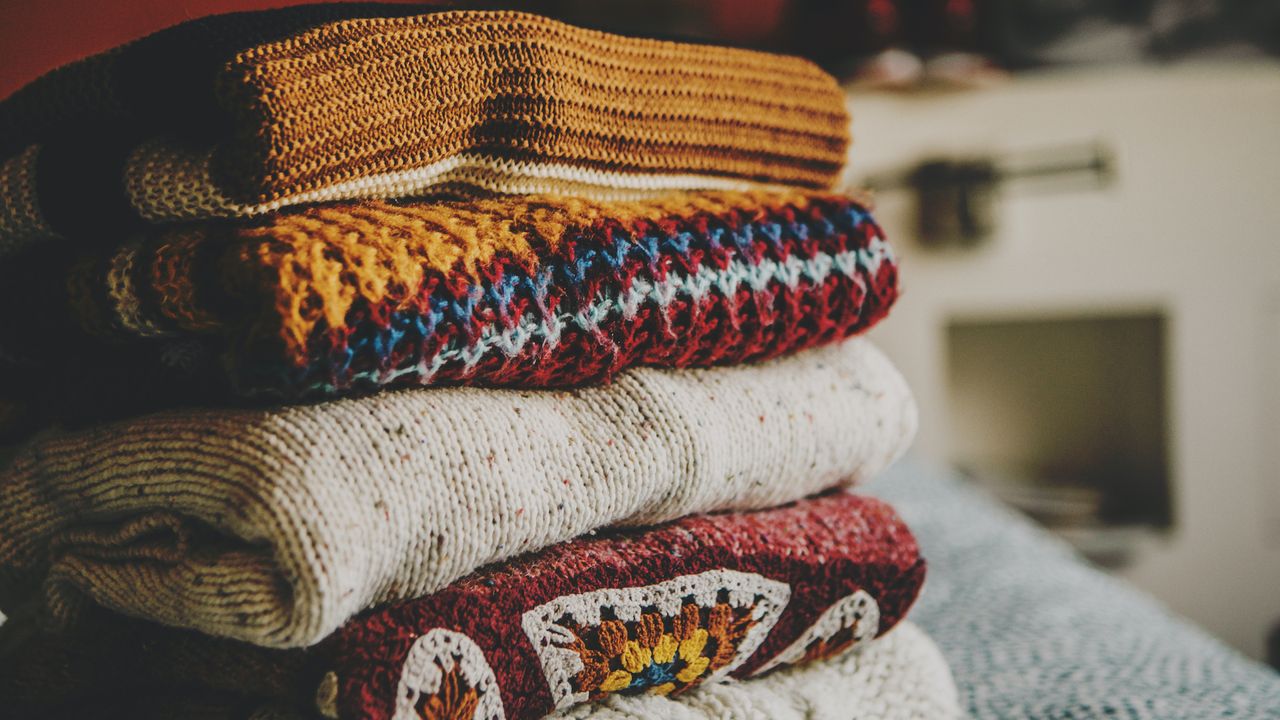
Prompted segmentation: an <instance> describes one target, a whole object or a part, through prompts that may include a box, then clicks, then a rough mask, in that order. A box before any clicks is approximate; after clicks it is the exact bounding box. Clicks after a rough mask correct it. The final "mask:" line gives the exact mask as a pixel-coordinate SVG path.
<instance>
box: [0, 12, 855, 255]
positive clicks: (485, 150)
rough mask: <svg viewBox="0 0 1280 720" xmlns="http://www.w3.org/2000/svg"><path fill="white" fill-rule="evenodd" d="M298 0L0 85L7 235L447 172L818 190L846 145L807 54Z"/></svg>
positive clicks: (496, 178) (251, 208) (505, 16)
mask: <svg viewBox="0 0 1280 720" xmlns="http://www.w3.org/2000/svg"><path fill="white" fill-rule="evenodd" d="M359 7H360V8H361V9H360V10H359V11H358V12H357V13H356V14H367V13H368V12H369V11H368V9H367V7H366V6H359ZM301 12H302V11H295V12H294V13H293V14H291V15H284V16H282V15H280V14H275V15H270V14H268V15H267V16H266V17H265V18H264V19H263V23H264V24H265V25H267V26H268V27H265V29H257V28H254V27H253V16H252V15H250V16H244V15H240V16H235V18H234V20H233V21H232V22H229V23H228V22H226V21H223V22H219V21H218V19H217V18H212V19H209V20H206V21H199V22H198V24H196V25H195V26H194V27H186V26H178V27H176V28H172V29H170V30H167V31H162V32H161V33H159V34H158V35H157V36H153V37H152V38H147V39H145V40H143V41H141V42H139V43H138V44H136V45H132V46H125V47H123V48H119V49H117V50H116V51H112V52H109V53H106V54H105V55H102V56H97V57H93V58H89V59H86V60H84V61H81V62H80V63H77V64H73V65H71V66H69V67H67V68H64V69H62V70H60V71H55V72H54V73H51V74H50V75H49V76H47V77H45V78H42V79H39V80H37V81H36V82H35V83H33V84H32V85H31V86H30V87H29V88H28V89H26V90H21V91H19V92H18V93H16V94H15V95H14V96H13V97H12V98H10V99H9V100H7V101H5V102H3V103H0V136H3V137H4V138H5V140H4V142H5V144H6V145H9V146H15V145H16V146H17V147H14V148H13V149H12V151H11V152H12V153H13V154H12V156H11V157H10V159H8V160H7V161H6V162H4V163H3V164H0V245H9V246H16V245H18V244H21V243H22V242H24V241H26V240H29V239H31V238H33V237H39V236H42V235H51V234H52V235H64V236H78V237H88V238H92V237H93V236H94V235H97V234H100V233H101V232H103V231H104V230H106V229H108V228H111V227H116V228H121V227H131V226H132V227H136V226H137V225H139V224H142V223H154V222H165V221H177V220H195V219H201V218H211V217H248V216H256V215H265V214H269V213H271V212H274V211H276V210H279V209H281V208H283V207H287V206H290V205H297V204H305V203H316V202H330V201H335V200H344V199H355V198H373V197H380V198H394V197H407V196H414V195H423V194H428V193H431V192H438V191H442V190H457V189H459V188H462V189H466V190H469V191H477V190H478V191H482V192H504V193H531V192H544V193H545V192H552V193H560V194H565V193H569V194H581V193H586V194H594V193H595V192H596V191H599V192H602V193H603V194H604V196H606V197H616V196H618V195H620V194H621V195H632V196H634V195H636V194H645V193H651V192H654V191H662V190H671V189H721V190H724V189H744V188H746V187H750V186H752V185H760V184H765V185H789V186H799V187H808V188H829V187H831V186H832V185H833V184H834V183H835V181H836V179H837V177H838V175H839V173H840V171H841V169H842V167H843V164H844V160H845V150H846V147H847V145H848V142H849V130H848V124H849V116H848V113H847V111H846V110H845V105H844V95H843V93H842V92H841V90H840V88H839V86H838V84H837V83H836V81H835V80H834V78H832V77H831V76H829V75H827V74H826V73H825V72H823V71H822V70H821V69H819V68H818V67H817V66H816V65H813V64H812V63H810V62H808V61H806V60H802V59H800V58H794V57H786V56H780V55H772V54H768V53H762V52H756V51H750V50H741V49H735V48H727V47H717V46H714V45H709V44H694V43H679V42H672V41H667V40H652V39H643V38H631V37H624V36H620V35H615V34H611V33H605V32H599V31H595V30H587V29H582V28H577V27H573V26H570V25H566V24H564V23H560V22H557V21H554V20H550V19H548V18H544V17H539V16H536V15H531V14H528V13H521V12H509V11H465V10H459V11H443V12H434V13H429V14H425V15H414V16H410V17H402V16H400V15H402V14H403V12H404V11H403V10H402V9H396V10H393V11H392V12H390V13H387V14H390V15H394V16H392V17H355V18H352V19H337V20H331V21H328V22H322V23H320V24H317V25H315V26H313V27H307V25H308V23H307V22H306V21H305V18H304V19H301V20H299V19H297V18H296V17H295V16H299V13H301ZM330 12H333V11H330ZM281 17H285V18H287V20H288V21H282V20H280V18H281ZM288 29H296V30H295V32H293V33H292V34H282V33H284V32H287V30H288ZM238 36H239V37H242V38H243V40H242V41H239V42H238V41H237V37H238ZM179 40H185V41H186V43H185V44H183V43H180V42H179ZM143 59H150V60H151V61H152V62H154V63H157V64H164V63H174V64H175V65H176V67H179V68H182V67H186V68H190V69H191V71H192V72H191V73H190V77H186V78H177V77H171V75H172V73H164V72H162V71H155V70H152V69H149V68H146V67H145V66H144V64H143ZM157 75H159V77H158V78H157V77H155V76H157ZM139 78H143V80H139ZM148 78H151V79H154V80H155V82H152V83H150V84H148V83H147V82H146V79H148ZM175 86H179V87H177V88H176V89H175ZM171 92H172V96H171V95H170V93H171ZM178 103H188V104H189V107H190V108H191V109H190V110H186V109H184V108H181V107H173V105H177V104H178ZM199 113H203V114H199ZM7 128H12V131H10V130H8V129H7ZM23 138H30V142H29V143H26V144H25V145H24V144H23V141H22V139H23Z"/></svg>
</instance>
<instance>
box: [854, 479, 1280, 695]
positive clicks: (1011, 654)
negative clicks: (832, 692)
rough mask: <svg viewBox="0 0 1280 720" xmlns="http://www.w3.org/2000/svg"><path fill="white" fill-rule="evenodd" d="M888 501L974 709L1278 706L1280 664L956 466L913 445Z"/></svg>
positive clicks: (882, 491)
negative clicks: (1264, 660) (1119, 571)
mask: <svg viewBox="0 0 1280 720" xmlns="http://www.w3.org/2000/svg"><path fill="white" fill-rule="evenodd" d="M865 491H866V492H867V493H869V494H873V495H877V496H879V497H882V498H884V499H886V500H888V501H890V502H892V503H894V504H895V505H896V507H897V508H898V510H899V512H900V513H901V514H902V516H903V517H904V518H905V519H906V521H907V523H908V524H910V526H911V528H912V529H913V530H914V531H915V533H916V536H917V538H918V539H919V541H920V545H921V548H922V551H923V553H924V556H925V557H926V559H927V560H928V561H929V575H928V579H927V580H926V582H925V589H924V593H923V595H922V597H921V599H920V601H919V604H918V605H917V607H916V608H915V609H914V610H913V611H912V613H911V616H910V617H911V619H912V620H914V621H915V622H916V623H918V624H919V625H921V626H922V627H924V629H925V630H926V631H927V632H929V633H930V634H931V635H932V637H933V638H934V640H935V641H936V642H937V644H938V646H939V647H940V648H941V649H942V653H943V655H945V656H946V658H947V660H948V662H949V663H950V665H951V671H952V673H953V675H954V676H955V681H956V686H957V687H958V688H959V691H960V702H961V706H962V707H964V708H967V709H968V711H969V713H970V715H971V717H974V718H984V719H985V718H1002V719H1004V718H1027V719H1033V720H1058V719H1063V720H1065V719H1067V718H1070V719H1072V720H1083V719H1085V718H1144V719H1146V718H1152V719H1159V720H1181V719H1184V718H1185V719H1186V720H1205V719H1206V718H1280V675H1277V674H1276V673H1274V672H1273V671H1271V670H1270V669H1269V668H1267V667H1265V666H1263V665H1261V664H1259V663H1255V662H1253V661H1251V660H1249V659H1247V658H1245V657H1244V656H1242V655H1240V654H1239V653H1237V652H1235V651H1234V650H1231V649H1230V648H1228V647H1226V646H1225V645H1223V644H1222V643H1221V642H1219V641H1217V640H1216V639H1214V638H1212V637H1210V636H1209V635H1207V634H1206V633H1205V632H1203V631H1202V630H1200V629H1198V628H1196V627H1194V626H1192V625H1191V624H1189V623H1188V622H1187V621H1185V620H1182V619H1180V618H1177V617H1175V616H1173V615H1171V614H1170V613H1169V612H1168V611H1167V610H1165V609H1164V608H1162V607H1161V606H1160V605H1159V604H1158V603H1157V602H1156V601H1155V600H1153V599H1152V598H1150V597H1148V596H1146V595H1144V594H1142V593H1141V592H1139V591H1138V590H1136V589H1134V588H1131V587H1130V586H1128V585H1126V584H1124V583H1123V582H1121V581H1119V580H1116V579H1114V578H1111V577H1109V576H1107V575H1105V574H1103V573H1102V572H1100V571H1098V570H1096V569H1094V568H1092V567H1089V566H1088V565H1086V564H1085V563H1084V562H1083V561H1082V560H1080V559H1079V558H1078V557H1077V556H1076V555H1075V554H1074V553H1073V551H1072V550H1071V549H1070V548H1069V547H1068V546H1067V545H1066V544H1065V543H1062V542H1060V541H1058V540H1057V539H1056V538H1053V537H1052V536H1050V535H1048V534H1047V533H1045V532H1044V531H1042V530H1040V529H1038V528H1037V527H1035V526H1034V525H1033V524H1032V523H1031V522H1029V521H1028V520H1025V519H1023V518H1022V517H1021V516H1020V515H1018V514H1017V513H1016V512H1015V511H1013V510H1010V509H1006V508H1005V507H1003V506H1001V505H999V504H998V503H997V502H996V501H995V500H993V499H991V498H989V497H988V496H987V495H986V494H984V493H983V492H982V491H981V490H979V489H977V488H975V487H973V486H972V485H971V484H969V483H966V482H965V481H964V480H962V479H961V478H959V477H958V476H956V475H954V474H952V473H949V472H948V471H945V470H942V469H939V468H937V467H935V466H932V465H929V464H926V463H923V462H921V461H919V460H915V459H911V458H908V459H906V460H904V461H902V462H899V463H898V465H896V466H895V467H894V468H892V469H891V470H890V471H888V472H887V473H885V474H884V475H882V476H881V477H879V478H877V479H876V480H875V481H874V482H872V483H870V484H869V485H868V486H867V487H866V490H865Z"/></svg>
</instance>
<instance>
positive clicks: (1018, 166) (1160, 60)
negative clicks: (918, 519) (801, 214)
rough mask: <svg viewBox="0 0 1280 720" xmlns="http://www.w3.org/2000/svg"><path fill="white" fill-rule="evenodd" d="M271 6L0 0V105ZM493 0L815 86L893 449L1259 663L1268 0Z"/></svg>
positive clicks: (1264, 510)
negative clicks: (894, 278) (850, 214)
mask: <svg viewBox="0 0 1280 720" xmlns="http://www.w3.org/2000/svg"><path fill="white" fill-rule="evenodd" d="M286 4H298V3H297V2H293V1H291V0H290V1H285V0H274V1H272V0H257V1H255V0H188V1H186V2H174V1H173V0H135V1H133V2H123V1H122V2H111V3H106V2H102V3H99V2H93V3H84V2H78V1H76V0H42V1H41V2H28V1H26V0H0V96H5V95H8V94H9V93H10V92H12V91H13V90H14V89H16V88H17V87H18V86H20V85H21V84H22V83H23V82H26V81H27V80H30V79H31V78H33V77H35V76H36V75H38V74H39V73H41V72H43V71H45V70H48V69H50V68H52V67H54V66H56V65H58V64H61V63H63V62H67V61H70V60H72V59H74V58H76V57H79V56H82V55H85V54H88V53H91V52H94V51H99V50H102V49H105V48H108V47H110V46H112V45H115V44H118V43H120V42H123V41H126V40H129V39H132V38H134V37H137V36H139V35H142V34H145V33H147V32H150V31H154V30H157V29H160V28H162V27H165V26H167V25H171V24H174V23H176V22H180V21H182V20H184V19H186V18H189V17H198V16H201V15H206V14H210V13H213V12H225V11H229V10H236V9H249V8H261V7H275V6H281V5H286ZM466 4H468V5H477V3H466ZM506 4H507V5H511V6H518V7H523V8H526V9H533V10H540V11H543V12H548V13H551V14H554V15H558V16H560V17H563V18H565V19H568V20H571V21H576V22H579V23H582V24H588V25H595V26H599V27H604V28H609V29H618V30H623V31H629V32H644V33H651V34H659V35H672V36H685V37H690V36H692V37H700V38H705V39H710V40H719V41H729V42H733V43H737V44H744V45H751V46H755V47H762V48H770V49H779V50H785V51H790V52H796V53H800V54H804V55H808V56H810V57H812V58H814V59H816V60H818V61H819V62H822V63H823V64H824V65H825V66H826V67H828V68H830V69H831V70H832V71H833V72H835V73H837V74H838V75H839V76H840V77H841V79H842V80H843V81H845V82H847V83H848V87H849V93H850V99H851V103H852V108H853V115H854V118H855V121H854V135H855V145H854V148H853V150H852V164H851V167H850V171H849V177H848V180H849V182H850V184H855V185H871V186H873V187H874V188H876V189H877V191H878V217H879V218H880V220H881V222H882V224H883V225H884V226H885V227H886V229H887V230H888V232H889V233H890V236H891V238H892V239H893V240H895V241H896V243H897V247H898V249H899V252H900V253H901V254H902V255H903V256H904V279H905V286H906V293H905V295H904V297H903V298H902V300H901V302H900V304H899V306H898V308H897V309H896V311H895V313H894V315H893V316H892V317H891V319H890V320H889V321H888V322H887V323H886V324H884V325H883V326H882V327H880V328H878V329H877V330H876V331H875V332H874V337H875V338H876V339H877V340H878V341H879V342H880V343H881V344H882V346H883V347H884V348H885V349H886V350H887V351H888V352H889V353H890V354H891V355H892V356H893V357H894V359H895V360H896V361H897V362H898V364H899V365H900V367H901V368H902V370H903V372H904V373H905V374H906V375H907V377H908V379H909V380H910V381H911V383H912V385H913V387H914V388H915V390H916V392H917V395H918V398H919V401H920V406H921V410H922V428H921V434H920V440H919V442H918V444H917V448H916V450H917V452H919V453H921V454H924V455H928V456H931V457H933V458H935V459H940V460H943V461H946V462H950V463H952V464H954V465H956V466H958V467H959V468H961V469H962V470H964V471H965V472H966V473H968V474H969V475H970V476H972V477H973V479H974V481H975V482H977V483H981V484H983V485H985V486H987V487H988V488H990V489H991V490H992V492H994V493H996V494H998V495H999V496H1000V497H1002V498H1004V499H1005V500H1006V501H1008V502H1009V503H1011V504H1013V505H1015V506H1017V507H1019V508H1021V509H1023V510H1024V511H1026V512H1027V513H1029V514H1031V515H1032V516H1033V517H1035V518H1037V519H1038V520H1040V521H1041V522H1043V523H1044V524H1045V525H1046V526H1048V527H1050V528H1051V529H1053V530H1054V531H1055V532H1058V533H1060V534H1061V535H1063V536H1065V537H1067V538H1068V539H1069V540H1071V541H1072V542H1073V543H1075V544H1076V545H1077V547H1079V548H1080V549H1081V550H1082V551H1083V552H1084V553H1085V554H1087V555H1088V556H1089V557H1091V558H1092V559H1094V560H1095V561H1096V562H1098V563H1100V564H1102V565H1104V566H1105V567H1107V568H1109V569H1111V570H1112V571H1113V572H1115V573H1116V574H1118V575H1120V576H1122V577H1124V578H1127V579H1129V580H1131V581H1132V582H1134V583H1135V584H1137V585H1138V586H1140V587H1142V588H1144V589H1146V590H1148V591H1150V592H1151V593H1153V594H1155V595H1156V596H1158V597H1159V598H1160V599H1162V600H1163V601H1164V602H1165V603H1167V604H1168V605H1170V606H1171V607H1172V608H1173V609H1175V610H1176V611H1178V612H1181V613H1183V614H1185V615H1187V616H1189V617H1190V618H1192V619H1193V620H1195V621H1197V622H1199V623H1200V624H1201V625H1203V626H1204V627H1206V628H1207V629H1209V630H1210V631H1212V632H1214V633H1216V634H1217V635H1219V636H1221V637H1222V638H1224V639H1225V640H1227V641H1228V642H1229V643H1231V644H1232V645H1234V646H1236V647H1237V648H1239V649H1241V650H1243V651H1244V652H1246V653H1248V654H1249V655H1252V656H1254V657H1258V658H1262V657H1265V656H1266V655H1267V647H1268V637H1269V635H1270V636H1272V637H1273V638H1277V637H1278V636H1275V635H1272V634H1273V633H1275V628H1277V626H1278V625H1280V60H1277V56H1278V54H1280V0H1251V1H1250V0H1135V1H1126V0H1110V1H1108V0H1001V1H995V2H992V1H990V0H988V1H983V0H913V1H910V2H900V1H894V0H858V1H848V2H838V1H836V0H825V1H819V0H701V1H699V0H659V1H655V0H545V1H541V2H521V3H506ZM485 5H488V6H494V5H500V3H497V4H495V3H485ZM1271 642H1272V643H1273V647H1274V644H1275V643H1277V639H1273V640H1272V641H1271ZM1272 652H1273V653H1275V652H1276V651H1275V650H1274V649H1273V650H1272ZM1274 657H1275V656H1274V655H1273V662H1276V660H1275V659H1274Z"/></svg>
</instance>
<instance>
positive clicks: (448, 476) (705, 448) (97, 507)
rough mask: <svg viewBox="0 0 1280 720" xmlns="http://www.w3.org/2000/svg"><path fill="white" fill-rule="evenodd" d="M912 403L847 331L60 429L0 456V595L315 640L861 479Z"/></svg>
mask: <svg viewBox="0 0 1280 720" xmlns="http://www.w3.org/2000/svg"><path fill="white" fill-rule="evenodd" d="M915 422H916V414H915V407H914V404H913V402H912V400H911V396H910V393H909V391H908V390H907V387H906V385H905V383H904V382H903V380H902V378H901V376H900V375H899V374H898V373H897V371H896V370H895V369H894V368H893V367H892V366H891V365H890V363H889V361H888V360H887V359H886V358H885V357H884V356H883V355H882V354H881V353H880V352H879V351H877V350H876V349H875V348H874V347H872V346H871V345H870V344H868V343H867V342H865V341H862V340H852V341H849V342H846V343H843V344H841V345H837V346H831V347H827V348H821V349H816V350H810V351H806V352H803V353H799V354H797V355H793V356H790V357H787V358H782V359H778V360H774V361H771V362H768V363H762V364H757V365H743V366H735V367H724V368H715V369H708V370H683V371H663V370H653V369H644V368H641V369H633V370H629V371H627V372H624V373H622V374H621V375H619V376H618V378H617V379H615V381H614V382H613V383H612V384H611V385H608V386H603V387H591V388H584V389H579V390H574V391H571V392H564V391H542V392H532V391H511V390H484V389H478V388H445V389H432V390H406V391H401V392H392V393H382V394H378V395H373V396H370V397H367V398H360V399H346V400H338V401H333V402H328V403H322V404H316V405H303V406H289V407H282V408H278V409H270V410H207V411H183V412H169V413H161V414H156V415H152V416H146V417H142V418H137V419H134V420H131V421H127V422H120V423H113V424H106V425H101V426H96V427H92V428H89V429H86V430H83V431H78V432H63V433H49V434H46V435H43V436H40V437H37V438H36V439H34V440H33V441H31V442H29V443H27V444H26V445H25V446H23V447H22V448H20V449H19V450H18V451H17V453H16V456H15V457H14V459H13V460H12V461H11V462H10V463H9V465H8V467H7V468H6V469H5V470H4V471H3V474H0V574H5V575H9V576H10V577H12V578H13V581H12V582H10V583H6V584H0V585H2V586H3V587H0V592H4V591H8V592H12V591H13V588H17V587H20V586H22V585H25V584H26V583H25V581H24V580H23V578H46V579H47V581H48V582H47V585H48V590H49V592H50V595H49V603H50V608H51V609H52V610H53V611H54V613H55V614H56V615H58V616H69V615H71V614H72V613H73V611H74V610H75V609H76V606H77V603H78V601H79V600H80V599H82V598H83V597H85V596H87V597H89V598H91V599H93V600H95V601H97V602H99V603H101V604H103V605H106V606H108V607H111V608H115V609H118V610H121V611H124V612H126V613H129V614H132V615H140V616H145V617H148V618H152V619H155V620H158V621H160V622H164V623H168V624H172V625H180V626H187V627H193V628H196V629H200V630H203V631H205V632H209V633H212V634H217V635H228V636H232V637H237V638H242V639H246V640H251V641H254V642H259V643H262V644H265V645H272V646H297V645H307V644H310V643H314V642H317V641H319V640H320V639H322V638H323V637H324V636H325V635H327V634H329V633H330V632H332V631H334V630H335V629H337V628H338V626H339V625H341V624H342V623H343V622H344V621H345V620H347V618H349V617H351V615H353V614H354V613H356V612H359V611H361V610H363V609H365V608H368V607H370V606H372V605H375V604H378V603H385V602H389V601H393V600H398V599H405V598H412V597H417V596H420V595H423V594H425V593H428V592H433V591H436V590H439V589H441V588H442V587H444V586H445V585H447V584H448V583H450V582H452V581H454V580H456V579H458V578H459V577H461V576H463V575H465V574H467V573H469V572H471V571H473V570H475V569H476V568H477V567H480V566H482V565H485V564H487V563H491V562H495V561H499V560H503V559H506V558H511V557H514V556H516V555H519V554H520V553H524V552H528V551H532V550H536V549H538V548H542V547H546V546H548V545H550V544H552V543H555V542H559V541H563V540H565V539H568V538H571V537H575V536H577V535H580V534H582V533H586V532H590V531H593V530H596V529H598V528H601V527H605V526H609V525H614V524H618V523H624V524H640V523H652V522H659V521H664V520H670V519H673V518H677V517H681V516H683V515H687V514H689V513H693V512H700V511H712V510H722V509H750V508H763V507H772V506H775V505H778V504H780V503H785V502H789V501H791V500H795V499H797V498H800V497H804V496H806V495H809V494H812V493H814V492H818V491H821V490H823V489H826V488H829V487H832V486H835V485H839V484H848V483H853V482H857V481H860V480H863V479H866V478H868V477H870V476H871V475H873V474H874V473H876V472H878V471H879V470H881V469H882V468H884V467H885V466H886V465H887V464H889V463H890V462H891V461H892V460H893V459H894V458H895V457H896V456H897V455H898V454H899V453H900V452H901V451H902V450H903V449H904V447H905V446H906V444H907V443H908V442H909V440H910V438H911V436H912V434H913V432H914V430H915ZM138 588H146V592H141V593H140V592H138ZM4 600H5V598H4V597H0V602H3V601H4Z"/></svg>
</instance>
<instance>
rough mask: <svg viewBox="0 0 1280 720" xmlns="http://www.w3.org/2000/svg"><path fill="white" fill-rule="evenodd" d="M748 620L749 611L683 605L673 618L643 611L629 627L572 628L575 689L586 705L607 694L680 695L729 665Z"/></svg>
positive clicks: (607, 622)
mask: <svg viewBox="0 0 1280 720" xmlns="http://www.w3.org/2000/svg"><path fill="white" fill-rule="evenodd" d="M751 616H752V608H751V607H745V608H733V607H731V606H730V605H728V604H726V603H718V604H716V605H715V606H713V607H711V608H702V607H699V606H698V605H697V604H694V603H687V604H685V605H684V606H683V607H682V608H681V610H680V612H679V613H678V614H677V615H675V616H673V617H664V616H663V615H662V614H660V613H658V612H645V613H642V614H641V616H640V618H639V619H638V620H636V621H634V622H624V621H621V620H616V619H611V620H603V621H601V623H600V624H599V625H598V626H596V627H594V628H587V627H576V628H573V632H574V635H575V636H576V640H575V642H574V643H573V644H571V645H570V647H571V649H573V650H574V651H575V652H577V653H578V656H579V657H580V658H581V659H582V665H583V669H582V670H581V671H580V672H579V673H578V674H577V676H575V678H574V685H575V689H576V690H577V691H578V692H585V693H588V694H589V695H590V697H591V699H592V700H598V699H600V698H602V697H604V696H605V695H609V694H611V693H622V694H626V695H634V694H639V693H650V694H654V695H670V694H672V693H679V692H682V691H684V690H685V689H687V688H689V687H692V686H694V685H697V684H698V683H700V682H702V681H703V680H705V679H706V678H707V677H708V676H710V675H711V674H712V673H714V672H716V671H717V670H719V669H720V668H722V667H724V666H726V665H728V664H729V663H731V662H733V660H734V659H735V658H736V657H737V654H738V646H739V645H740V644H741V642H742V640H743V638H744V637H745V636H746V634H747V631H748V630H750V628H751V626H752V625H753V624H754V621H753V620H752V619H751Z"/></svg>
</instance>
